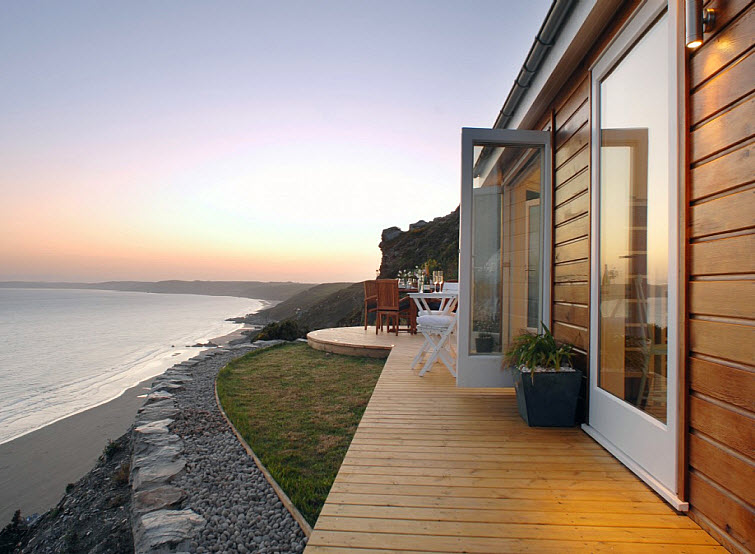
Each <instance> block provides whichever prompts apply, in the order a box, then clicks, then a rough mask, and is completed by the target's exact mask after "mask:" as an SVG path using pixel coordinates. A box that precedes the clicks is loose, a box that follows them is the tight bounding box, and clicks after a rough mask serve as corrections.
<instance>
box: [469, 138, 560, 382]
mask: <svg viewBox="0 0 755 554" xmlns="http://www.w3.org/2000/svg"><path fill="white" fill-rule="evenodd" d="M475 146H492V147H496V146H521V147H532V148H541V149H542V155H541V169H540V170H541V182H542V196H541V205H540V209H541V221H540V229H541V237H542V238H541V240H542V246H543V250H542V259H541V260H540V265H541V275H542V278H541V288H542V292H541V320H542V321H548V322H550V313H551V286H550V282H551V263H550V261H551V251H552V245H551V225H552V220H553V215H552V201H551V197H552V194H553V192H552V191H553V184H552V172H551V157H552V156H551V133H550V132H548V131H531V130H520V129H480V128H472V127H464V128H462V130H461V207H460V210H459V212H460V213H459V307H458V310H457V312H458V317H459V325H458V328H457V329H458V336H457V341H458V342H457V355H458V358H457V365H458V368H457V377H456V385H457V386H458V387H513V386H514V381H513V375H511V372H507V371H502V370H501V363H502V362H503V355H502V354H501V353H493V354H475V355H470V354H469V351H470V344H471V340H472V336H471V332H470V322H471V306H472V287H471V284H472V234H473V233H472V231H473V229H474V227H473V225H474V222H473V215H472V213H473V210H472V190H473V186H474V177H473V174H472V172H473V170H474V164H475V160H474V147H475Z"/></svg>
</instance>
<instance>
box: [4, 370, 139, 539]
mask: <svg viewBox="0 0 755 554" xmlns="http://www.w3.org/2000/svg"><path fill="white" fill-rule="evenodd" d="M153 380H154V377H150V378H149V379H146V380H145V381H142V382H141V383H139V384H138V385H136V386H134V387H131V388H130V389H127V390H126V391H125V392H124V393H123V394H121V395H120V396H118V397H117V398H115V399H113V400H111V401H109V402H106V403H105V404H100V405H99V406H95V407H94V408H89V409H88V410H85V411H83V412H79V413H77V414H73V415H70V416H68V417H66V418H64V419H61V420H58V421H56V422H55V423H52V424H50V425H47V426H45V427H42V428H41V429H37V430H36V431H32V432H31V433H27V434H25V435H22V436H20V437H18V438H15V439H13V440H11V441H8V442H6V443H4V444H0V490H1V491H3V492H2V504H0V527H4V526H5V525H6V524H7V523H8V522H9V521H10V518H11V517H12V516H13V512H15V511H16V510H18V509H20V510H21V515H22V516H24V517H25V516H28V515H31V514H34V513H39V514H42V513H44V512H46V511H47V510H49V509H50V508H52V507H53V506H55V504H57V502H58V501H59V500H60V498H61V497H62V496H63V494H64V493H65V489H66V485H67V484H68V483H73V482H75V481H77V480H78V479H80V478H81V477H83V476H84V475H85V474H86V473H87V472H88V471H89V470H90V469H91V468H92V466H94V464H95V463H96V461H97V458H98V457H99V456H100V454H102V450H103V448H104V447H105V445H106V444H107V441H108V440H115V439H117V438H118V437H120V436H121V435H122V434H123V433H125V432H126V431H128V429H129V427H131V425H132V424H133V422H134V418H135V417H136V412H137V410H138V409H139V408H140V407H141V405H142V404H143V403H144V396H143V395H144V394H145V393H146V390H147V389H149V386H150V383H151V382H152V381H153Z"/></svg>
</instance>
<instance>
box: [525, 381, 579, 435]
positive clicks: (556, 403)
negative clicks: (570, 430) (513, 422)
mask: <svg viewBox="0 0 755 554" xmlns="http://www.w3.org/2000/svg"><path fill="white" fill-rule="evenodd" d="M581 382H582V372H581V371H548V372H542V373H535V382H534V383H533V382H532V374H531V373H522V372H521V371H519V370H518V369H515V370H514V388H515V389H516V403H517V405H518V406H519V415H520V416H522V419H523V420H524V421H525V422H526V423H527V425H529V426H530V427H574V422H575V417H576V414H577V398H578V397H579V388H580V385H581Z"/></svg>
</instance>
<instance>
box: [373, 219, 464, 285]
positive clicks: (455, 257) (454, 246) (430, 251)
mask: <svg viewBox="0 0 755 554" xmlns="http://www.w3.org/2000/svg"><path fill="white" fill-rule="evenodd" d="M380 250H382V252H383V259H382V262H381V263H380V277H381V278H385V279H388V278H393V277H396V275H397V274H398V272H399V270H402V269H412V268H414V267H416V266H423V265H424V264H425V263H427V262H428V261H430V262H435V265H437V269H440V270H442V271H443V273H444V277H445V278H446V279H457V278H458V274H459V208H456V209H455V210H454V211H453V212H451V213H450V214H448V215H446V216H443V217H436V218H435V219H433V220H432V221H431V222H429V223H427V222H425V221H418V222H417V223H414V224H412V225H410V226H409V230H408V231H401V229H399V228H398V227H389V228H388V229H385V230H383V234H382V236H381V242H380Z"/></svg>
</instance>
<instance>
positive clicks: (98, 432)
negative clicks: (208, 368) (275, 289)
mask: <svg viewBox="0 0 755 554" xmlns="http://www.w3.org/2000/svg"><path fill="white" fill-rule="evenodd" d="M262 302H263V306H262V307H261V308H260V310H262V309H265V308H267V307H269V302H267V301H262ZM252 328H254V327H253V326H249V325H247V324H240V325H239V326H238V328H237V329H235V330H234V331H232V332H231V333H228V334H225V335H222V336H220V337H216V338H212V339H210V342H212V343H213V344H216V345H218V346H228V345H231V344H236V343H238V342H243V341H246V340H248V337H247V336H246V335H245V334H243V332H244V331H249V330H251V329H252ZM205 350H207V348H192V356H195V355H196V354H199V353H200V352H203V351H205ZM181 361H182V360H176V361H175V362H174V363H173V364H171V365H170V366H168V367H165V368H164V369H163V371H161V372H160V373H159V374H158V375H154V376H151V377H148V378H147V379H145V380H143V381H141V382H140V383H138V384H136V385H134V386H132V387H130V388H128V389H126V390H125V391H123V393H121V394H120V395H119V396H117V397H115V398H113V399H111V400H109V401H107V402H104V403H101V404H98V405H96V406H93V407H91V408H87V409H85V410H82V411H80V412H77V413H74V414H71V415H69V416H66V417H64V418H62V419H59V420H57V421H55V422H52V423H50V424H48V425H45V426H43V427H41V428H39V429H36V430H34V431H31V432H29V433H26V434H23V435H21V436H19V437H16V438H14V439H12V440H10V441H8V442H5V443H2V444H0V491H2V496H0V528H2V527H5V525H6V524H7V523H8V522H10V519H11V517H12V516H13V513H14V512H15V511H16V510H19V509H20V510H21V515H22V517H26V516H29V515H32V514H35V513H38V514H43V513H44V512H46V511H47V510H49V509H51V508H52V507H54V506H55V505H56V504H57V502H58V501H59V500H60V499H61V497H62V496H63V494H64V493H65V489H66V485H68V483H74V482H76V481H78V480H79V479H80V478H81V477H83V476H84V475H85V474H86V473H87V472H88V471H90V470H91V469H92V467H93V466H94V465H95V463H96V462H97V459H98V458H99V456H100V455H101V454H102V451H103V449H104V448H105V446H106V444H107V442H108V440H113V441H114V440H116V439H117V438H118V437H120V436H121V435H123V434H124V433H125V432H126V431H128V429H129V428H130V427H131V425H132V424H133V423H134V420H135V418H136V413H137V410H138V409H139V408H140V407H141V406H142V405H143V404H144V397H145V395H146V393H147V392H148V391H149V389H150V386H151V383H152V381H154V380H155V379H156V378H157V377H158V376H159V375H162V374H163V373H164V372H165V371H167V370H168V369H169V368H170V367H172V366H173V365H175V363H180V362H181Z"/></svg>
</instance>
